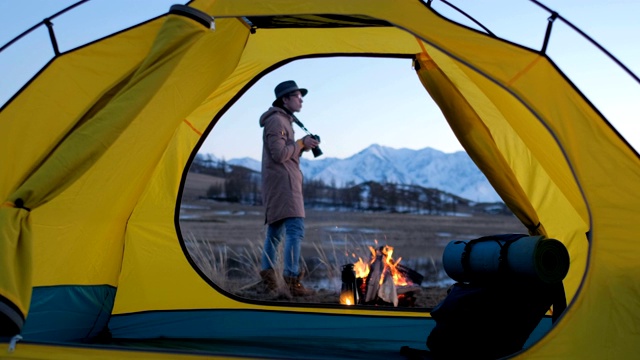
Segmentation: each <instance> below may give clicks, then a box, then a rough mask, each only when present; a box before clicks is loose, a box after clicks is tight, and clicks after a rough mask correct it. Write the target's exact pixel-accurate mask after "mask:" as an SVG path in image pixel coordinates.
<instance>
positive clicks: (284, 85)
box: [274, 80, 309, 104]
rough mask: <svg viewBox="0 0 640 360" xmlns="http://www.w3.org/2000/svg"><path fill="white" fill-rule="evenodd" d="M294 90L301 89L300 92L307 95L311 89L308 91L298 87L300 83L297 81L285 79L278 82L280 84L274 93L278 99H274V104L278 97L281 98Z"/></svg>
mask: <svg viewBox="0 0 640 360" xmlns="http://www.w3.org/2000/svg"><path fill="white" fill-rule="evenodd" d="M294 91H300V93H301V94H302V96H305V95H307V93H308V92H309V91H307V89H301V88H299V87H298V85H297V84H296V82H295V81H293V80H287V81H283V82H281V83H280V84H278V86H276V88H275V90H274V93H275V94H276V100H275V101H274V104H275V102H276V101H278V99H280V98H281V97H283V96H285V95H287V94H289V93H292V92H294Z"/></svg>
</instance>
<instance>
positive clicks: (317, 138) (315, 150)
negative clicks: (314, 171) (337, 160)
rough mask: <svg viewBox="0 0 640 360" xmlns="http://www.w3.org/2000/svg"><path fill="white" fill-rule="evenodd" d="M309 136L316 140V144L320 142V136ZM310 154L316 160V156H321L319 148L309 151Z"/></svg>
mask: <svg viewBox="0 0 640 360" xmlns="http://www.w3.org/2000/svg"><path fill="white" fill-rule="evenodd" d="M310 136H311V137H312V138H314V139H316V140H317V141H318V142H320V136H318V135H311V134H310ZM311 152H313V157H314V158H317V157H318V156H320V155H322V150H320V146H316V147H314V148H313V149H311Z"/></svg>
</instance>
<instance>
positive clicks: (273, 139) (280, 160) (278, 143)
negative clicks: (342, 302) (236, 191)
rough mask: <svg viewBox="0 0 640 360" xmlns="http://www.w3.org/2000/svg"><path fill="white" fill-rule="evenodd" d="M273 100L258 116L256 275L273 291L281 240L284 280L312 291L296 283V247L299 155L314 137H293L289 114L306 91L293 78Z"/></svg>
mask: <svg viewBox="0 0 640 360" xmlns="http://www.w3.org/2000/svg"><path fill="white" fill-rule="evenodd" d="M274 92H275V96H276V100H275V101H274V102H273V104H272V105H273V106H272V107H271V108H269V110H267V111H266V112H265V113H264V114H262V116H261V117H260V126H261V127H263V128H264V132H263V135H262V141H263V146H262V199H263V203H264V205H265V207H266V209H265V223H266V224H267V235H266V239H265V242H264V249H263V252H262V264H261V266H262V271H261V272H260V276H261V277H262V280H263V282H264V284H265V285H266V286H267V288H268V289H269V290H271V291H274V290H277V285H276V284H277V283H276V274H275V271H274V269H273V265H274V264H275V262H276V261H277V250H278V246H279V244H280V243H281V242H282V240H283V239H284V240H285V241H284V260H283V261H284V272H283V276H284V280H285V283H286V284H287V286H288V288H289V291H290V292H291V295H293V296H305V295H310V294H312V293H313V291H312V290H309V289H306V288H305V287H304V286H303V285H302V284H301V283H300V270H299V260H300V245H301V242H302V239H303V238H304V217H305V212H304V201H303V197H302V172H301V171H300V156H302V153H303V152H304V151H309V150H311V149H313V148H315V147H317V146H318V144H319V141H318V140H316V139H314V138H313V137H312V136H310V135H307V136H305V137H303V138H301V139H298V140H297V141H296V140H295V139H294V135H295V134H294V131H293V127H292V123H293V121H294V118H295V117H294V115H293V113H295V112H299V111H300V109H301V108H302V98H303V97H304V96H305V95H306V94H307V89H301V88H298V85H297V84H296V83H295V81H293V80H288V81H284V82H282V83H280V84H278V86H276V88H275V91H274Z"/></svg>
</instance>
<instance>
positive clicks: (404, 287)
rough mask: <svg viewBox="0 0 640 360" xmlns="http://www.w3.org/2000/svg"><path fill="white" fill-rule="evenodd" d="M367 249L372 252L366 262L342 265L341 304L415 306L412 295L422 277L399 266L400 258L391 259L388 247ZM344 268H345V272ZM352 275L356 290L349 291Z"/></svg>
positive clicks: (418, 288) (418, 286) (391, 250)
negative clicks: (369, 260)
mask: <svg viewBox="0 0 640 360" xmlns="http://www.w3.org/2000/svg"><path fill="white" fill-rule="evenodd" d="M369 249H370V250H371V255H372V256H371V257H372V259H371V262H370V264H369V265H367V264H365V263H364V262H363V261H362V259H359V260H358V262H357V263H355V264H348V265H345V266H344V267H343V277H342V281H343V285H342V290H343V291H342V293H341V296H340V303H341V304H349V305H350V304H364V305H388V306H390V305H393V306H395V307H397V306H414V304H415V300H416V299H415V297H414V295H415V293H416V292H419V291H420V290H421V288H420V284H421V283H422V279H423V278H424V277H423V276H422V275H421V274H420V273H418V272H417V271H414V270H413V269H410V268H408V267H406V266H403V265H400V264H399V263H400V260H402V259H401V258H400V259H398V260H397V261H394V260H393V258H392V254H393V248H392V247H391V246H382V247H380V248H378V249H374V248H372V247H369ZM345 269H348V271H347V272H346V273H345ZM352 274H354V275H355V280H356V281H355V283H356V290H357V291H351V289H352V286H351V282H352ZM345 289H346V290H345ZM358 299H359V300H358Z"/></svg>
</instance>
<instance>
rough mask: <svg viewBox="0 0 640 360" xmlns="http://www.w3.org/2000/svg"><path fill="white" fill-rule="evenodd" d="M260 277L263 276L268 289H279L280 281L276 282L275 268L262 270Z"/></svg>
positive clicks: (263, 282) (263, 281)
mask: <svg viewBox="0 0 640 360" xmlns="http://www.w3.org/2000/svg"><path fill="white" fill-rule="evenodd" d="M260 277H261V278H262V284H264V286H265V287H266V288H267V290H268V291H277V290H278V283H277V282H276V272H275V271H274V270H273V269H266V270H262V271H260Z"/></svg>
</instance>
